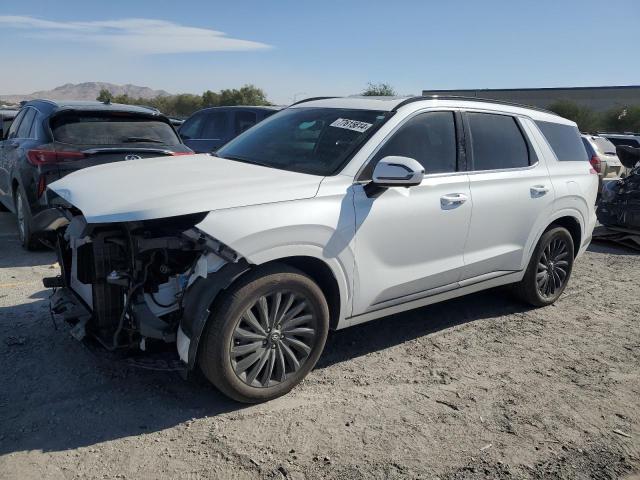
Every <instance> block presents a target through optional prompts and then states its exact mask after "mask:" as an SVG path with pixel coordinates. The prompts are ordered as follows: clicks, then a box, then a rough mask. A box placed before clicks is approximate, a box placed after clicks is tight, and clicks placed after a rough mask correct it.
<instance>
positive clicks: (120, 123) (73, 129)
mask: <svg viewBox="0 0 640 480" xmlns="http://www.w3.org/2000/svg"><path fill="white" fill-rule="evenodd" d="M51 130H52V132H53V138H54V140H55V141H56V142H61V143H69V144H72V145H122V144H136V143H137V144H140V143H154V144H163V145H178V144H180V143H181V142H180V139H179V138H178V136H177V135H176V133H175V131H174V130H173V128H171V126H170V125H169V124H168V123H167V122H164V121H162V120H159V119H155V118H149V117H147V116H142V115H131V114H128V113H106V114H101V113H86V114H85V113H74V114H63V115H58V116H56V117H54V118H53V119H52V121H51Z"/></svg>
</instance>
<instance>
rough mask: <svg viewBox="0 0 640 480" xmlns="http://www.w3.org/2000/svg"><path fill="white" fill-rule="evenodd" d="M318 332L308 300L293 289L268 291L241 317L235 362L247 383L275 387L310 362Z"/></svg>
mask: <svg viewBox="0 0 640 480" xmlns="http://www.w3.org/2000/svg"><path fill="white" fill-rule="evenodd" d="M317 334H318V326H317V318H316V315H315V314H314V312H313V310H312V308H311V303H310V302H309V300H308V299H306V298H305V297H304V296H303V295H301V294H299V293H294V292H291V291H275V292H271V293H268V294H266V295H263V296H261V297H259V298H258V299H257V300H256V301H255V302H254V303H253V304H252V305H251V306H250V307H249V308H248V309H246V310H245V312H244V313H243V314H242V316H241V317H240V320H239V321H238V324H237V325H236V327H235V329H234V331H233V336H232V340H231V350H230V352H231V354H230V355H231V365H232V367H233V370H234V372H235V374H236V375H237V376H238V378H239V379H240V380H242V381H243V382H244V383H245V384H247V385H249V386H252V387H262V388H264V387H272V386H274V385H276V384H278V383H281V382H284V381H285V380H286V379H287V378H288V377H290V376H291V375H292V374H294V373H295V372H297V371H298V370H299V369H300V367H301V366H302V365H303V364H304V363H305V362H306V360H307V358H308V357H309V355H310V354H311V350H312V348H313V344H314V341H315V338H316V335H317Z"/></svg>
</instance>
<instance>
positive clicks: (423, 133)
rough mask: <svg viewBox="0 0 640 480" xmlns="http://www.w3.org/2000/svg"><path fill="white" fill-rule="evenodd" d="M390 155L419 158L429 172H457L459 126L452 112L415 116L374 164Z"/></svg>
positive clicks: (390, 142) (386, 146)
mask: <svg viewBox="0 0 640 480" xmlns="http://www.w3.org/2000/svg"><path fill="white" fill-rule="evenodd" d="M390 155H397V156H401V157H410V158H413V159H415V160H417V161H418V162H420V163H421V164H422V166H423V167H424V171H425V173H427V174H428V173H444V172H455V171H456V127H455V122H454V119H453V112H430V113H422V114H419V115H416V116H415V117H413V118H412V119H411V120H409V121H408V122H406V123H405V124H404V125H402V126H401V127H400V129H399V130H398V131H397V132H396V133H395V134H394V135H393V137H391V139H389V141H387V142H386V143H385V144H384V145H383V146H382V148H381V149H380V150H379V151H378V153H377V154H376V156H375V158H374V160H373V162H372V163H373V165H375V164H376V163H377V161H378V160H380V159H381V158H384V157H387V156H390Z"/></svg>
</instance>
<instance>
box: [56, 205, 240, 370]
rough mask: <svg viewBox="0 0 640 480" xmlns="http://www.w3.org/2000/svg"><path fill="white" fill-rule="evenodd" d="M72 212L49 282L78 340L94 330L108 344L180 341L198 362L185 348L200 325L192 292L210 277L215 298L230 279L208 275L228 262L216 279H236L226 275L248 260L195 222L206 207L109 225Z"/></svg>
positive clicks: (184, 354)
mask: <svg viewBox="0 0 640 480" xmlns="http://www.w3.org/2000/svg"><path fill="white" fill-rule="evenodd" d="M75 213H77V212H75ZM67 215H68V216H69V218H70V223H69V225H68V226H67V227H66V229H60V231H59V233H58V239H57V253H58V260H59V263H60V268H61V275H60V276H59V277H54V278H49V279H45V282H44V283H45V286H47V287H54V288H56V291H55V293H54V295H53V297H52V304H51V308H52V311H53V313H56V314H60V315H62V316H63V317H64V318H65V320H67V321H69V322H71V323H72V324H74V327H73V329H72V334H73V335H74V336H75V337H76V338H78V339H82V338H84V337H85V336H87V335H88V336H91V337H93V338H95V339H96V340H98V341H99V342H100V343H101V344H102V345H103V346H104V347H106V348H107V349H109V350H115V349H119V348H129V349H131V348H139V349H141V350H145V349H146V348H147V347H148V345H149V342H165V343H172V342H176V341H178V352H179V354H180V357H181V359H182V360H183V361H184V362H185V363H186V364H188V365H189V364H193V361H194V359H195V355H194V353H193V352H189V348H188V347H189V343H190V340H191V339H193V337H194V335H195V336H199V334H200V333H201V332H200V331H198V328H200V329H201V326H200V325H199V326H198V327H194V322H193V321H185V305H186V303H187V302H185V300H186V299H187V297H188V296H189V292H190V290H193V291H194V292H197V291H198V290H199V288H200V287H198V286H197V284H198V283H199V282H200V283H207V290H208V291H209V292H210V293H209V295H208V296H209V297H210V298H208V299H207V301H208V302H209V303H210V301H211V300H212V299H213V296H215V294H216V293H217V292H219V291H220V290H221V289H222V288H224V286H225V282H224V281H222V282H221V283H220V284H219V286H218V288H217V289H216V288H213V289H212V288H211V282H212V280H211V278H208V277H210V276H211V274H214V273H216V272H219V271H221V270H224V267H225V266H226V267H229V268H227V270H226V272H227V275H224V274H221V275H220V278H219V279H218V280H220V279H225V278H232V277H233V275H228V273H231V274H233V273H235V272H241V271H243V270H244V269H245V268H244V265H246V262H244V261H243V260H242V259H241V258H239V257H238V255H237V254H236V252H234V251H233V250H231V249H230V248H228V247H227V246H225V245H223V244H221V243H220V242H218V241H217V240H215V239H213V238H212V237H210V236H208V235H206V234H204V233H203V232H201V231H200V230H198V229H197V228H195V225H196V224H198V223H199V222H201V221H202V219H203V218H204V217H205V216H206V213H197V214H189V215H183V216H178V217H170V218H163V219H158V220H146V221H139V222H126V223H107V224H87V223H86V221H85V219H84V217H83V216H82V215H80V214H76V215H74V216H71V213H68V214H67ZM193 295H196V296H199V294H198V293H194V294H193ZM191 303H193V304H194V305H192V309H191V312H192V317H194V316H197V317H198V319H197V320H199V322H200V323H201V324H202V325H203V324H204V323H205V322H206V318H200V317H202V316H203V315H205V317H206V316H208V307H209V305H208V304H206V305H205V304H204V303H202V304H200V303H199V302H191ZM190 320H194V318H191V319H190ZM181 325H182V328H181ZM185 325H186V326H185ZM184 330H187V333H186V334H185V331H184ZM179 336H182V337H183V338H182V340H183V341H182V342H180V339H179V338H178V337H179ZM185 342H186V344H185ZM181 343H182V345H181ZM191 343H192V342H191ZM196 343H197V338H196ZM195 348H197V344H196V345H195V346H192V349H193V350H194V351H195ZM190 356H191V358H190Z"/></svg>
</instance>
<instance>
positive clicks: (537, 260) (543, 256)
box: [515, 227, 574, 307]
mask: <svg viewBox="0 0 640 480" xmlns="http://www.w3.org/2000/svg"><path fill="white" fill-rule="evenodd" d="M573 257H574V245H573V238H572V237H571V234H570V233H569V231H568V230H567V229H566V228H564V227H553V228H551V229H549V230H547V231H546V232H544V234H543V235H542V238H540V241H539V242H538V245H537V246H536V249H535V250H534V252H533V255H532V256H531V260H530V261H529V266H528V267H527V271H526V272H525V274H524V277H523V279H522V281H521V282H520V283H518V284H516V286H515V291H516V294H517V295H518V296H519V297H520V298H521V299H522V300H524V301H525V302H527V303H530V304H531V305H533V306H536V307H544V306H546V305H551V304H552V303H553V302H555V301H556V300H557V299H558V298H559V297H560V295H561V294H562V292H563V291H564V289H565V287H566V286H567V283H568V282H569V277H570V276H571V271H572V269H573Z"/></svg>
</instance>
